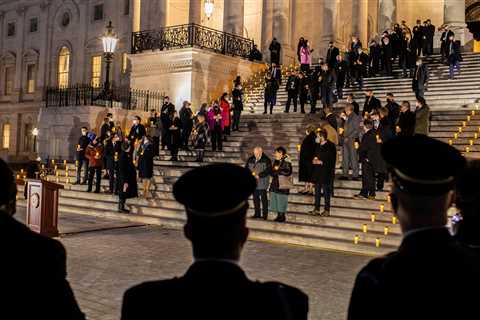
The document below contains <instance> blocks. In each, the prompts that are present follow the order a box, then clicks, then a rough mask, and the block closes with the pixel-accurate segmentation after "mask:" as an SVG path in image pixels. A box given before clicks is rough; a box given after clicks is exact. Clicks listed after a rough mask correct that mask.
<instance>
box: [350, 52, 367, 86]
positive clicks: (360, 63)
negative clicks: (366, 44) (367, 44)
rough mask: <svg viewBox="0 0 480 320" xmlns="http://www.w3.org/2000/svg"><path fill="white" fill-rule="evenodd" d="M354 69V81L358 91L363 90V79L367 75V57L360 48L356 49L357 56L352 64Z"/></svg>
mask: <svg viewBox="0 0 480 320" xmlns="http://www.w3.org/2000/svg"><path fill="white" fill-rule="evenodd" d="M353 65H354V68H355V76H356V81H357V83H358V87H359V88H360V90H362V88H363V78H364V77H365V76H366V75H367V66H368V55H367V54H366V53H365V52H363V49H362V48H358V49H357V55H356V58H355V60H354V62H353Z"/></svg>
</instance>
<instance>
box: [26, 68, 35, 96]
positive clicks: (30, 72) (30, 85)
mask: <svg viewBox="0 0 480 320" xmlns="http://www.w3.org/2000/svg"><path fill="white" fill-rule="evenodd" d="M36 78H37V69H36V66H35V65H34V64H29V65H28V66H27V93H34V92H35V79H36Z"/></svg>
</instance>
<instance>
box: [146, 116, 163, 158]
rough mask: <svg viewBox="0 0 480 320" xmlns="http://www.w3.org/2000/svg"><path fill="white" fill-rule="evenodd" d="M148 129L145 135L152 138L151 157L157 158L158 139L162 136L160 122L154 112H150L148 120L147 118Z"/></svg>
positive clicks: (158, 150) (158, 151) (158, 152)
mask: <svg viewBox="0 0 480 320" xmlns="http://www.w3.org/2000/svg"><path fill="white" fill-rule="evenodd" d="M148 123H149V128H148V130H147V134H148V135H149V136H150V137H152V144H153V156H154V157H158V156H159V155H160V137H161V136H162V122H161V121H160V118H159V116H158V114H157V112H156V111H155V109H152V110H150V118H148Z"/></svg>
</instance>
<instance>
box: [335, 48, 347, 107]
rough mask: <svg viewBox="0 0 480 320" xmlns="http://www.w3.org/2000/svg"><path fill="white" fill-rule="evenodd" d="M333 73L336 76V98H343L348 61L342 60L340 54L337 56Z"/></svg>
mask: <svg viewBox="0 0 480 320" xmlns="http://www.w3.org/2000/svg"><path fill="white" fill-rule="evenodd" d="M335 74H336V76H337V82H336V85H337V98H338V99H343V88H345V81H346V80H347V75H348V63H347V62H346V61H345V60H343V56H342V55H340V54H339V55H338V56H337V63H336V65H335Z"/></svg>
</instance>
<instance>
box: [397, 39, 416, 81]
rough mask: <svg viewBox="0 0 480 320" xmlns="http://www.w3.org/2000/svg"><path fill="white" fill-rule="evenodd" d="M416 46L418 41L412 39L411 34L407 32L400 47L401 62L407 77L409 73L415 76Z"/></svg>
mask: <svg viewBox="0 0 480 320" xmlns="http://www.w3.org/2000/svg"><path fill="white" fill-rule="evenodd" d="M415 46H416V42H415V41H413V40H412V39H411V37H410V34H406V35H405V39H404V40H402V43H401V48H400V64H401V67H402V70H403V76H404V77H407V75H409V76H410V77H411V78H412V77H413V74H414V71H415V63H416V61H417V49H416V47H415ZM407 71H408V73H407Z"/></svg>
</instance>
